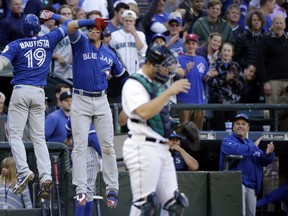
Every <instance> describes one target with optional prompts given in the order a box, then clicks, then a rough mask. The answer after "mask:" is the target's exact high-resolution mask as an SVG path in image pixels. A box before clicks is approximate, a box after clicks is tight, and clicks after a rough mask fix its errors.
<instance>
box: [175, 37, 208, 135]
mask: <svg viewBox="0 0 288 216" xmlns="http://www.w3.org/2000/svg"><path fill="white" fill-rule="evenodd" d="M198 43H199V40H198V36H197V35H196V34H188V35H186V37H185V45H184V46H185V51H186V52H185V54H184V55H182V56H179V58H178V60H179V63H180V65H181V67H182V69H183V70H184V71H185V76H184V78H185V79H187V80H188V81H189V82H190V83H191V87H190V89H189V90H188V92H187V93H186V92H185V93H184V92H180V93H179V94H178V95H177V103H185V104H204V103H206V100H205V87H204V77H205V76H206V74H207V72H208V69H209V67H208V64H207V62H206V61H205V59H204V58H203V57H202V56H197V55H196V54H195V52H196V49H197V47H198ZM210 73H211V72H210ZM179 121H180V123H182V122H188V121H192V122H194V123H195V124H196V125H197V127H198V129H199V130H202V128H203V121H204V111H203V110H180V111H179Z"/></svg>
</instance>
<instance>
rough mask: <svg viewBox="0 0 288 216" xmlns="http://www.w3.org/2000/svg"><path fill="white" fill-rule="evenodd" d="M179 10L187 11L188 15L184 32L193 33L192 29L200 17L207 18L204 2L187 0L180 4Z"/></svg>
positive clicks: (201, 0)
mask: <svg viewBox="0 0 288 216" xmlns="http://www.w3.org/2000/svg"><path fill="white" fill-rule="evenodd" d="M179 8H182V9H185V11H186V13H185V15H184V23H185V25H184V28H183V31H186V30H187V32H188V34H190V33H192V28H193V25H194V23H195V22H196V20H198V19H199V18H200V17H204V16H207V13H206V11H205V10H204V0H185V1H182V2H181V3H180V4H179Z"/></svg>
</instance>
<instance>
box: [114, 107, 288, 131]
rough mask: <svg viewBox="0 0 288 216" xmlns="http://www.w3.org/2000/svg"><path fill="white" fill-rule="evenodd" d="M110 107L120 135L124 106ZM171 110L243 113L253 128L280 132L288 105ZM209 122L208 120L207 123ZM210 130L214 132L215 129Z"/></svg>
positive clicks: (115, 127)
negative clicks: (280, 117) (280, 114)
mask: <svg viewBox="0 0 288 216" xmlns="http://www.w3.org/2000/svg"><path fill="white" fill-rule="evenodd" d="M110 107H111V111H112V114H113V123H114V131H115V134H119V133H121V129H120V128H121V127H120V126H119V124H118V115H119V112H120V111H121V109H122V105H121V103H113V104H110ZM171 110H172V111H173V110H175V111H179V110H204V111H232V110H233V111H238V112H240V111H241V112H245V113H246V114H248V115H249V117H250V120H251V125H252V126H253V124H254V125H256V124H271V126H272V127H271V129H272V130H273V131H278V111H280V110H288V104H171ZM206 117H207V116H206ZM208 118H209V116H208ZM207 120H208V119H207V118H206V119H205V121H207ZM223 124H224V122H223ZM256 126H257V125H256ZM209 129H211V130H213V128H209Z"/></svg>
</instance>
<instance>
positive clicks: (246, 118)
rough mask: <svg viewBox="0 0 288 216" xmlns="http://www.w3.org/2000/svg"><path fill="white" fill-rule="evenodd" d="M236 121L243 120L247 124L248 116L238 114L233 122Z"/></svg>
mask: <svg viewBox="0 0 288 216" xmlns="http://www.w3.org/2000/svg"><path fill="white" fill-rule="evenodd" d="M238 119H243V120H244V121H246V122H247V123H249V118H248V115H246V114H245V113H239V114H237V115H236V116H235V118H234V122H235V121H237V120H238Z"/></svg>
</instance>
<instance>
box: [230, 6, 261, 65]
mask: <svg viewBox="0 0 288 216" xmlns="http://www.w3.org/2000/svg"><path fill="white" fill-rule="evenodd" d="M264 24H265V17H264V15H263V13H262V12H261V11H259V10H253V11H251V12H249V13H248V14H247V17H246V25H247V29H246V30H245V32H244V34H243V35H241V36H239V37H238V39H237V43H236V44H235V54H234V56H233V57H234V60H235V61H237V62H238V63H239V64H240V66H241V67H242V68H245V67H247V66H248V65H250V64H253V65H256V67H257V65H258V55H259V51H260V40H261V38H262V36H263V34H262V27H263V26H264Z"/></svg>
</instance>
